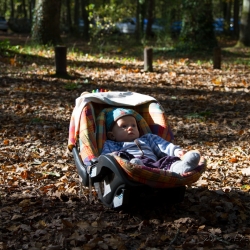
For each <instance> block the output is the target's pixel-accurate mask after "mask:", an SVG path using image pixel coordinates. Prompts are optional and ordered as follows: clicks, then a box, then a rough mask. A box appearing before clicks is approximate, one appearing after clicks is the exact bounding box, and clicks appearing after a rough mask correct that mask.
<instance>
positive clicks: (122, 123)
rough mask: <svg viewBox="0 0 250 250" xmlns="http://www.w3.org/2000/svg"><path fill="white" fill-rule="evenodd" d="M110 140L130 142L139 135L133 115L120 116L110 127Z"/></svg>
mask: <svg viewBox="0 0 250 250" xmlns="http://www.w3.org/2000/svg"><path fill="white" fill-rule="evenodd" d="M112 135H113V137H114V138H112V140H115V141H120V142H131V141H134V140H135V139H137V138H138V137H139V135H140V133H139V130H138V127H137V123H136V120H135V118H134V117H133V116H124V117H122V118H120V119H119V120H118V121H117V122H116V123H115V125H114V127H113V129H112Z"/></svg>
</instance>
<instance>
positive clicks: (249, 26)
mask: <svg viewBox="0 0 250 250" xmlns="http://www.w3.org/2000/svg"><path fill="white" fill-rule="evenodd" d="M249 31H250V0H243V7H242V13H241V20H240V37H239V41H238V45H244V46H250V32H249Z"/></svg>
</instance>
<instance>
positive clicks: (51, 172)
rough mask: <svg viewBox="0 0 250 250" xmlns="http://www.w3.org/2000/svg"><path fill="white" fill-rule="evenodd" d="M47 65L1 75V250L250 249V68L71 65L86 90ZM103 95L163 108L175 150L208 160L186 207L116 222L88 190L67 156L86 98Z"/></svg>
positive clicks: (119, 215) (166, 62)
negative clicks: (78, 106) (78, 105)
mask: <svg viewBox="0 0 250 250" xmlns="http://www.w3.org/2000/svg"><path fill="white" fill-rule="evenodd" d="M41 56H44V57H46V62H47V65H46V67H44V66H40V65H41V64H42V63H41V62H40V61H39V59H36V61H25V60H26V59H25V58H24V59H23V60H21V59H20V58H19V61H18V64H17V63H15V64H14V63H13V64H11V65H9V64H6V63H1V64H0V70H1V84H0V97H1V102H0V111H1V113H0V118H1V124H0V148H1V150H0V166H1V169H0V188H1V217H2V223H1V224H2V225H1V227H2V229H1V231H2V235H1V239H0V249H74V250H78V249H120V250H122V249H149V250H151V249H152V250H153V249H154V250H155V249H211V248H212V249H248V248H249V247H250V243H249V241H250V197H249V190H250V186H249V175H250V166H249V161H250V156H249V140H250V137H249V135H250V129H249V126H248V124H249V120H250V113H249V101H250V98H249V97H250V95H249V79H250V70H249V67H246V66H245V65H240V64H239V65H235V64H229V63H227V64H226V63H225V65H224V67H223V68H222V70H213V69H212V65H211V64H202V65H201V64H200V63H197V62H195V61H193V60H192V59H188V58H184V59H179V60H178V59H175V60H174V59H168V58H161V59H159V60H156V62H155V65H154V69H155V71H154V72H152V73H145V72H143V70H142V69H143V61H142V60H139V59H138V60H134V61H132V62H131V61H129V62H124V61H120V60H118V59H116V60H111V59H105V58H102V59H99V60H97V59H95V58H92V57H90V56H89V55H88V56H86V57H85V58H83V60H84V64H83V65H84V67H83V65H81V66H79V67H73V66H72V63H71V62H70V63H69V67H68V68H69V72H70V74H71V75H73V76H75V77H74V78H71V79H60V78H55V77H53V76H52V77H51V74H52V73H53V72H54V68H53V66H52V65H53V56H51V58H50V54H49V52H47V54H46V56H45V55H43V53H42V52H41ZM71 60H74V57H72V58H71ZM78 60H79V59H78ZM102 65H105V67H102ZM51 72H52V73H51ZM152 86H154V88H153V89H152ZM101 88H103V89H109V90H114V91H115V90H122V91H124V90H129V91H135V92H140V93H143V94H149V95H152V96H154V97H155V98H156V99H157V100H159V102H160V103H161V104H162V106H163V107H164V108H165V110H166V113H167V116H168V118H169V122H170V124H171V127H172V130H173V132H174V135H175V143H176V144H178V145H180V146H182V147H184V148H186V149H198V150H200V151H201V152H202V153H203V154H204V155H205V156H206V158H207V160H208V167H207V170H206V171H205V173H204V174H203V175H202V177H201V178H200V179H199V181H197V183H194V184H193V185H192V186H190V187H187V191H186V194H185V199H184V201H183V202H182V203H180V204H174V205H170V204H167V203H162V204H161V205H158V204H152V202H146V203H145V204H143V205H141V206H140V205H139V206H133V204H132V205H131V210H130V211H129V212H128V211H113V210H110V209H108V208H106V207H104V205H103V204H101V203H100V202H99V201H98V200H97V197H96V193H95V192H94V191H93V190H89V189H88V188H85V187H82V186H81V185H80V183H79V176H78V175H77V173H76V168H75V166H74V161H73V157H72V155H71V153H70V152H68V150H67V139H68V127H69V121H70V116H71V112H72V110H73V108H74V103H75V99H76V98H77V97H78V96H79V95H80V94H81V93H82V92H84V91H89V92H91V91H92V90H93V89H101ZM90 197H91V199H90ZM160 198H161V197H159V199H160Z"/></svg>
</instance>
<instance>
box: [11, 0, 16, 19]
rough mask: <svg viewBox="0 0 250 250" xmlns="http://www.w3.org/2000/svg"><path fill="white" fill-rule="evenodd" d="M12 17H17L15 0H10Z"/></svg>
mask: <svg viewBox="0 0 250 250" xmlns="http://www.w3.org/2000/svg"><path fill="white" fill-rule="evenodd" d="M10 17H11V18H14V17H15V7H14V0H10Z"/></svg>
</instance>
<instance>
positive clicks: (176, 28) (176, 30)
mask: <svg viewBox="0 0 250 250" xmlns="http://www.w3.org/2000/svg"><path fill="white" fill-rule="evenodd" d="M181 29H182V21H174V22H173V23H172V24H171V26H170V30H171V33H172V34H173V35H179V34H180V33H181Z"/></svg>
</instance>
